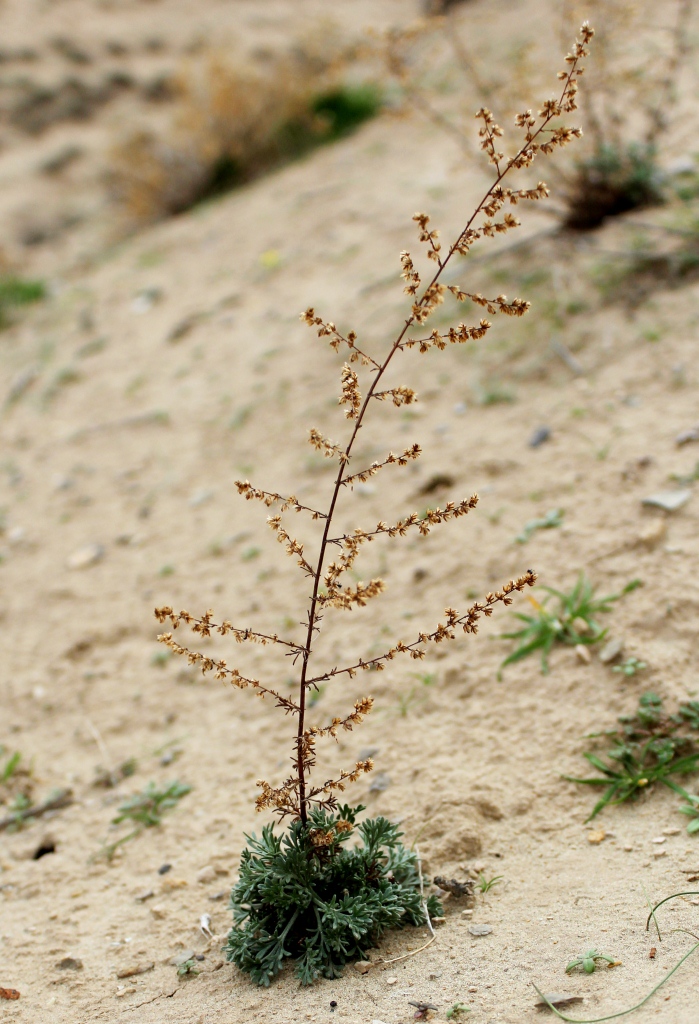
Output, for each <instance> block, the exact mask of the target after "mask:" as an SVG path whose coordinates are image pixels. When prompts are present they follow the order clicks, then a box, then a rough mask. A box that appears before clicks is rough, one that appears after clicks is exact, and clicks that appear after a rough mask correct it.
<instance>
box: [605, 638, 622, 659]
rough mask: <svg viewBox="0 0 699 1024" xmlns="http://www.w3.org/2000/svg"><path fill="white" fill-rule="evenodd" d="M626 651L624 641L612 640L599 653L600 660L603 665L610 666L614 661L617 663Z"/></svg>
mask: <svg viewBox="0 0 699 1024" xmlns="http://www.w3.org/2000/svg"><path fill="white" fill-rule="evenodd" d="M623 650H624V641H623V640H621V639H619V638H617V639H616V640H610V641H609V643H606V644H605V645H604V647H603V648H602V650H601V651H600V652H599V660H600V661H601V662H602V664H603V665H609V664H610V663H611V662H612V661H615V660H616V659H617V658H618V657H619V656H620V655H621V653H622V651H623Z"/></svg>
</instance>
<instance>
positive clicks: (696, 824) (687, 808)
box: [680, 793, 699, 836]
mask: <svg viewBox="0 0 699 1024" xmlns="http://www.w3.org/2000/svg"><path fill="white" fill-rule="evenodd" d="M680 811H681V813H682V814H686V815H687V816H688V817H690V818H691V819H692V820H691V821H690V823H689V825H687V831H688V832H689V834H690V836H693V835H694V834H695V832H699V796H694V795H693V794H692V793H688V794H687V803H686V804H682V806H681V807H680Z"/></svg>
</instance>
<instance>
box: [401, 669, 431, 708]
mask: <svg viewBox="0 0 699 1024" xmlns="http://www.w3.org/2000/svg"><path fill="white" fill-rule="evenodd" d="M414 677H415V678H416V679H417V681H418V684H422V685H416V686H413V687H411V688H410V690H409V691H408V693H399V694H398V713H399V714H400V716H401V718H406V717H407V715H408V712H409V711H410V709H411V708H412V707H413V706H414V705H421V704H424V702H425V701H426V700H427V693H426V692H425V691H424V690H423V687H429V686H432V684H433V683H435V682H436V680H437V676H436V674H435V673H434V672H416V673H414Z"/></svg>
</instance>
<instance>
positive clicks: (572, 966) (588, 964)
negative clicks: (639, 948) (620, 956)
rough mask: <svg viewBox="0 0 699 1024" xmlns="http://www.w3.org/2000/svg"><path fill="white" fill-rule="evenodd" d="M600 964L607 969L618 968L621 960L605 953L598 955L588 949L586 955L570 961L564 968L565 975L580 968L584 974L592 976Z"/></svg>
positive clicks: (596, 952)
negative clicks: (604, 965)
mask: <svg viewBox="0 0 699 1024" xmlns="http://www.w3.org/2000/svg"><path fill="white" fill-rule="evenodd" d="M600 964H606V965H607V967H618V966H619V965H620V964H621V960H616V959H615V958H614V957H613V956H607V954H606V953H599V952H598V951H597V950H596V949H588V951H587V953H583V954H582V955H581V956H578V957H576V958H575V960H571V961H570V963H569V964H568V966H567V967H566V974H570V972H571V971H574V970H576V968H578V967H582V969H583V970H584V971H585V974H594V973H595V970H596V968H597V967H598V966H599V965H600Z"/></svg>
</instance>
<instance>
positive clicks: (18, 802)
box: [7, 793, 34, 832]
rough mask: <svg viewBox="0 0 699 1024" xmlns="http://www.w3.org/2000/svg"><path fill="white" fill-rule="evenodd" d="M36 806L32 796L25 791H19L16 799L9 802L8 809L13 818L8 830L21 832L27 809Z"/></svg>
mask: <svg viewBox="0 0 699 1024" xmlns="http://www.w3.org/2000/svg"><path fill="white" fill-rule="evenodd" d="M33 806H34V801H33V800H32V798H31V797H29V796H27V795H26V794H25V793H17V795H16V796H15V798H14V800H12V802H11V803H9V804H8V807H7V809H8V811H9V812H10V817H11V818H12V819H13V821H12V823H11V824H10V825H8V827H7V831H8V832H19V830H20V829H21V828H22V826H23V825H24V824H25V821H26V816H27V811H29V810H31V808H32V807H33Z"/></svg>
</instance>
